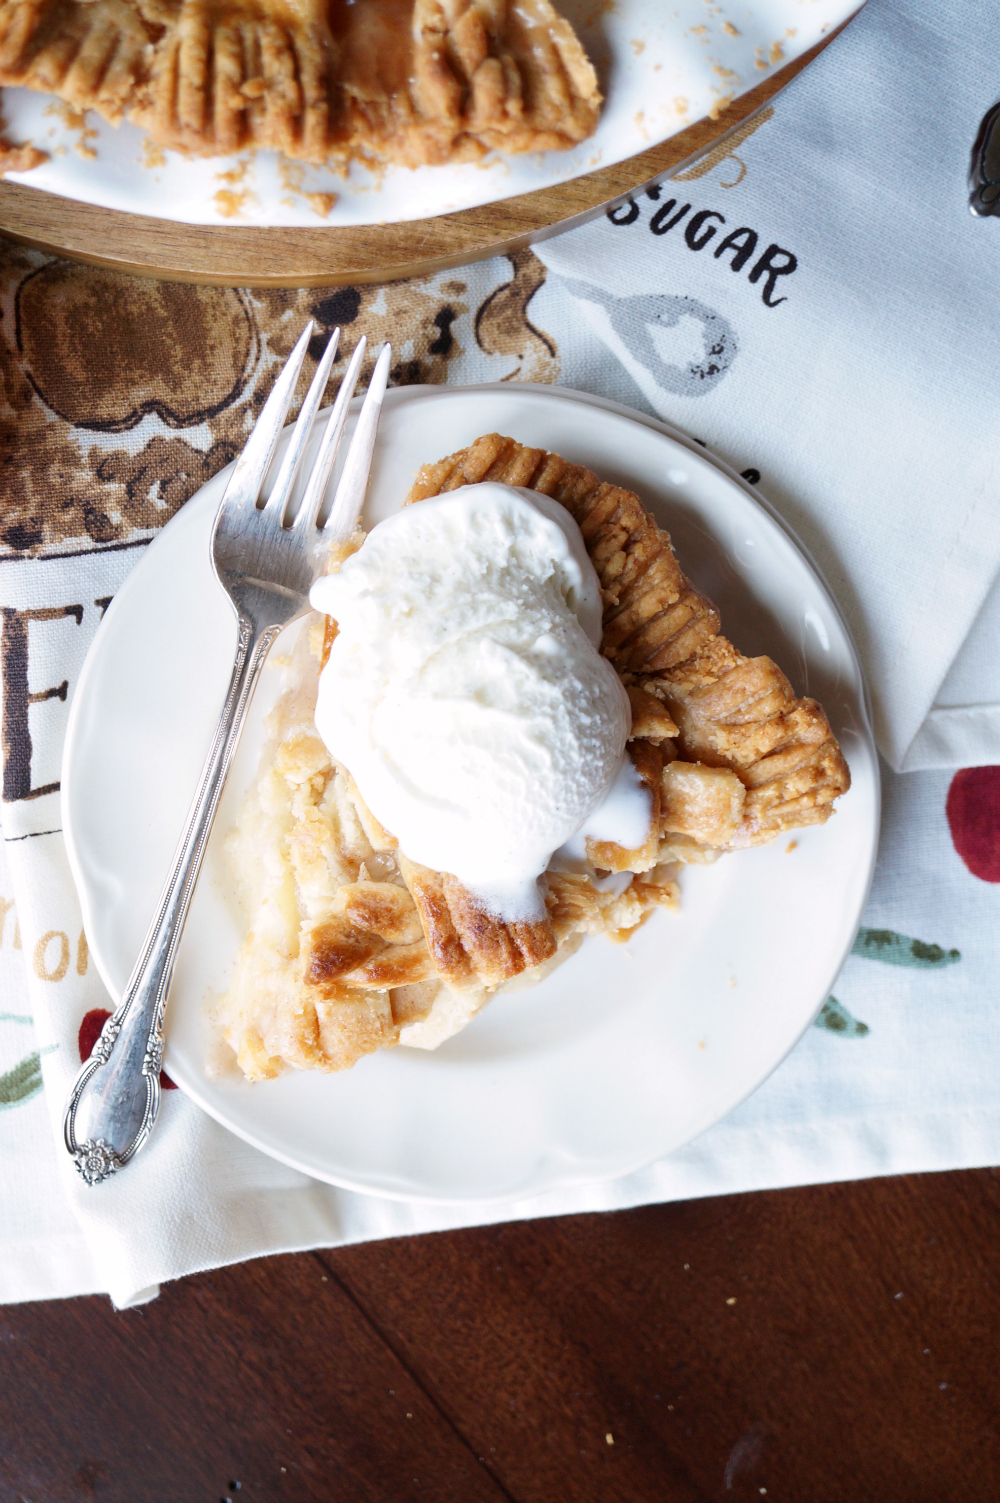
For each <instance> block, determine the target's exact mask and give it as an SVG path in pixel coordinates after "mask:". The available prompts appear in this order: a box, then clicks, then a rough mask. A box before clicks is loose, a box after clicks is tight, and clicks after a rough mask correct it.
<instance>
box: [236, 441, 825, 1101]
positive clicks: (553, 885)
mask: <svg viewBox="0 0 1000 1503" xmlns="http://www.w3.org/2000/svg"><path fill="white" fill-rule="evenodd" d="M482 480H498V481H502V482H504V483H506V484H508V485H519V486H527V487H530V488H532V489H534V490H538V491H541V492H543V493H544V494H545V495H548V496H552V497H553V498H554V499H555V500H557V501H559V502H560V503H561V504H562V505H563V506H565V507H566V508H567V510H569V511H570V512H571V513H572V515H573V516H574V517H575V519H576V521H577V522H578V524H579V526H580V529H581V532H582V534H583V537H584V540H585V542H586V545H587V550H588V553H589V554H590V557H591V560H592V562H593V564H594V567H595V569H596V571H597V574H598V578H599V580H600V584H601V590H602V595H603V599H604V639H603V643H602V651H603V653H604V655H605V656H606V657H607V658H608V659H609V660H610V662H611V663H612V664H613V665H614V667H615V668H616V669H617V671H618V673H619V675H620V676H621V679H622V682H623V683H624V684H625V686H626V689H627V691H628V695H629V699H630V701H631V705H632V735H631V739H630V742H629V748H628V749H629V755H630V756H631V757H632V760H633V762H634V764H635V766H636V769H637V770H638V772H639V774H640V776H641V778H642V779H643V781H644V782H645V784H646V786H647V788H648V790H649V793H650V796H651V800H652V806H653V824H652V829H651V833H650V838H649V840H648V841H647V843H646V845H645V846H644V847H643V848H642V849H640V850H632V851H628V850H623V849H622V848H621V847H619V846H616V845H612V844H608V843H600V844H598V843H595V842H592V841H588V843H587V850H588V856H589V858H590V860H591V862H592V864H593V866H594V867H595V869H596V870H597V871H599V872H601V873H631V874H633V875H632V876H631V880H630V881H629V882H628V885H627V886H626V887H625V890H624V891H619V892H617V893H616V892H615V891H614V890H609V889H608V888H607V887H605V888H604V889H603V890H602V887H601V885H600V882H599V881H598V882H597V883H596V884H595V881H594V880H591V878H590V877H588V876H586V875H575V874H572V875H571V874H568V873H548V874H547V876H546V877H545V878H544V879H543V880H544V882H545V884H546V888H547V891H546V906H547V910H548V915H547V918H546V920H545V921H544V922H539V923H512V924H505V923H503V922H501V921H500V920H498V919H497V918H495V917H494V916H492V915H491V914H489V913H487V912H486V911H485V910H484V909H483V908H482V907H481V906H480V905H479V904H478V903H477V901H476V900H475V898H474V897H473V896H472V894H471V893H470V892H468V891H467V890H466V889H465V888H463V887H462V885H461V884H460V883H459V882H458V881H456V879H455V878H454V877H452V876H449V875H448V874H447V873H440V872H433V871H429V870H428V869H427V868H426V867H421V866H417V865H416V864H414V863H413V862H411V861H408V860H407V859H406V856H405V855H404V854H403V853H402V852H401V851H399V849H398V848H397V845H396V841H395V840H394V838H393V836H392V835H391V834H390V833H389V832H388V831H386V830H384V829H383V828H382V826H381V825H380V824H379V823H378V821H377V819H375V818H374V816H373V815H372V813H371V812H370V811H369V810H368V809H367V808H366V807H365V805H364V803H363V801H362V799H361V797H360V795H359V793H358V790H357V788H356V787H355V785H354V782H353V780H352V778H351V776H350V774H349V772H348V771H347V770H346V769H344V768H341V767H337V766H335V765H334V764H333V763H332V762H331V760H330V757H329V754H328V753H327V751H326V748H325V747H324V745H323V743H322V742H321V741H320V739H319V737H318V736H317V734H316V729H315V726H314V724H313V721H312V712H313V706H314V704H315V686H316V680H317V676H318V671H319V662H320V658H321V656H322V653H323V641H324V632H323V629H322V625H321V623H319V622H318V621H317V626H316V628H315V629H314V630H313V632H312V636H311V647H310V646H308V645H307V646H304V647H303V648H302V650H301V660H300V663H299V665H298V671H297V678H298V687H297V689H296V690H295V691H294V692H292V693H291V694H290V695H289V696H288V697H287V698H286V700H285V701H284V702H283V703H282V705H280V706H279V708H278V710H277V711H276V712H275V714H274V716H273V717H272V727H271V742H270V744H269V746H268V748H267V750H266V751H265V755H264V758H263V762H262V765H261V770H260V775H259V778H258V782H257V785H256V787H255V789H254V790H253V793H252V795H251V797H250V799H249V800H248V803H247V807H246V809H245V811H244V815H243V817H242V818H241V824H240V828H239V830H238V831H237V832H235V835H234V837H233V854H234V858H235V860H234V869H235V870H236V871H237V873H238V874H240V875H241V880H242V883H243V886H244V897H245V901H246V904H247V911H248V913H249V915H250V921H251V923H252V931H251V933H250V934H249V935H248V937H247V939H246V941H245V943H244V945H243V947H242V950H241V952H240V956H239V960H238V963H237V967H236V972H235V975H234V978H233V982H232V985H231V986H230V989H229V991H228V993H227V995H226V997H225V998H224V999H223V1000H222V1002H221V1004H220V1005H219V1019H220V1022H221V1024H222V1026H223V1028H224V1031H225V1035H226V1038H227V1040H228V1042H229V1043H230V1044H231V1046H232V1048H233V1049H234V1050H235V1051H236V1054H237V1058H238V1062H239V1065H240V1068H241V1069H242V1070H243V1072H244V1073H245V1074H246V1075H247V1076H248V1077H249V1078H250V1079H252V1080H260V1079H266V1078H269V1077H272V1076H275V1075H277V1074H279V1073H281V1071H282V1070H284V1069H285V1068H286V1067H288V1066H291V1067H292V1068H295V1069H319V1070H340V1069H345V1068H347V1067H349V1066H350V1065H352V1064H354V1063H355V1061H356V1060H357V1059H358V1058H360V1057H361V1056H362V1055H364V1054H368V1053H371V1052H372V1051H374V1050H376V1049H380V1048H384V1047H387V1046H389V1045H392V1044H395V1043H405V1044H411V1045H414V1046H419V1047H424V1048H434V1047H436V1046H437V1044H439V1043H440V1042H441V1041H442V1040H443V1039H445V1038H447V1037H449V1036H450V1035H451V1034H452V1033H454V1032H455V1031H457V1029H458V1028H460V1027H463V1026H464V1025H465V1023H466V1022H468V1020H469V1019H470V1018H471V1017H472V1016H473V1015H474V1014H475V1013H476V1012H477V1011H478V1010H479V1008H480V1007H482V1005H483V1004H484V1002H486V1001H487V1000H488V999H489V997H490V995H492V993H493V992H494V991H495V990H496V989H497V988H498V987H501V986H509V985H510V984H511V983H512V982H513V981H514V980H515V978H517V981H518V983H522V982H523V981H525V980H531V981H533V980H538V979H540V978H541V977H542V976H543V975H545V974H547V973H548V971H549V970H550V969H551V968H552V966H553V965H554V964H557V963H558V962H559V961H560V960H562V959H563V958H565V956H566V955H567V954H569V953H571V952H572V950H573V949H574V948H576V946H577V945H578V944H579V943H580V941H581V938H582V936H583V935H586V934H604V935H606V936H608V937H610V938H612V939H616V940H624V939H627V938H628V937H629V936H630V935H631V934H632V933H633V932H634V931H635V929H636V928H637V927H638V926H639V925H640V924H641V923H643V921H644V920H645V919H646V918H647V917H648V916H649V914H650V913H651V912H652V911H653V910H654V909H655V908H657V907H667V908H670V907H673V906H675V905H676V903H677V899H678V887H677V883H676V875H677V872H678V869H679V866H680V865H681V864H683V863H686V862H706V861H714V860H715V859H716V858H717V857H718V856H719V855H720V854H722V853H723V852H724V851H735V850H739V849H740V848H742V847H747V846H751V845H758V844H762V843H765V842H769V841H772V840H774V839H775V838H776V836H778V835H779V834H780V833H782V832H783V831H786V830H789V829H792V828H796V827H799V826H803V825H810V824H819V823H822V822H823V821H824V820H826V819H827V818H828V817H829V815H830V813H831V812H832V809H833V803H834V800H835V799H836V798H837V797H839V795H840V794H841V793H844V792H845V791H846V790H847V788H848V787H849V786H850V774H849V772H848V769H847V764H846V762H845V761H844V758H843V755H842V754H841V751H840V748H839V746H838V745H837V742H836V740H835V739H834V737H833V734H832V732H831V730H830V725H829V722H828V720H827V718H826V715H825V714H824V712H823V710H822V709H821V707H820V706H819V705H818V704H817V703H816V701H815V700H811V699H797V698H796V696H795V693H794V691H793V690H792V687H791V685H790V684H789V682H788V680H787V678H786V677H785V675H784V674H783V673H782V671H781V669H780V668H778V667H777V665H776V664H775V663H773V662H772V661H771V659H770V658H766V657H760V658H746V657H744V656H743V655H742V654H741V653H740V652H739V651H738V650H737V648H735V647H734V646H733V644H732V643H731V642H729V641H728V640H727V639H726V638H725V637H723V636H720V635H719V625H720V622H719V614H718V612H717V610H716V608H715V607H714V606H713V605H712V604H711V603H710V601H708V600H707V599H706V598H705V597H704V596H703V595H701V594H699V592H698V591H697V590H696V589H695V588H694V586H693V585H692V584H691V583H690V582H689V581H688V580H687V579H686V578H685V577H684V575H683V573H682V572H681V569H680V565H679V564H678V562H677V559H676V557H675V555H674V551H673V548H672V546H671V543H670V538H669V537H668V535H667V534H666V533H665V532H664V531H663V530H662V529H661V528H659V527H658V526H657V524H656V523H655V521H654V520H653V518H652V517H651V516H650V515H649V513H648V512H647V511H646V510H645V509H644V507H643V506H642V504H641V502H640V501H639V499H638V497H637V496H635V495H633V494H632V492H630V491H626V490H623V489H622V488H621V487H619V486H614V485H609V484H606V483H604V482H602V481H601V480H599V479H598V477H597V476H596V475H594V474H592V473H591V472H590V471H589V470H586V469H583V468H582V467H581V466H579V465H573V464H569V463H567V462H566V460H564V459H561V458H560V457H559V456H558V455H556V454H548V453H546V452H545V451H544V450H540V449H530V448H526V447H525V446H524V445H521V444H518V443H516V442H515V441H514V440H513V439H510V438H501V437H500V436H499V435H498V434H490V435H487V436H486V437H484V438H480V439H478V440H477V441H476V442H475V443H474V444H473V445H472V446H471V447H470V448H468V449H463V450H462V451H461V452H459V453H457V454H453V455H451V456H450V457H449V458H448V459H445V460H442V461H441V462H440V463H438V464H433V465H427V466H425V467H424V468H423V469H422V470H421V471H420V473H419V475H418V476H417V480H416V482H415V484H414V486H413V488H412V490H411V491H410V494H409V496H408V497H407V502H408V503H413V502H418V501H420V500H422V499H424V498H425V497H428V496H435V495H438V494H440V493H441V492H443V491H448V490H454V489H456V488H457V487H459V486H462V485H470V484H475V483H477V482H479V481H482ZM303 641H305V639H303ZM619 885H620V884H619Z"/></svg>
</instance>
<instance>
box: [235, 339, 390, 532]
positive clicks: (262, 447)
mask: <svg viewBox="0 0 1000 1503" xmlns="http://www.w3.org/2000/svg"><path fill="white" fill-rule="evenodd" d="M314 329H315V324H314V323H313V320H312V319H309V321H308V322H307V323H306V326H305V328H304V329H303V331H302V333H301V335H300V336H299V339H298V342H297V344H296V345H295V348H294V349H293V350H292V353H291V354H290V355H289V357H288V360H287V361H286V363H285V367H284V369H283V370H282V372H281V374H280V375H279V376H278V379H277V380H276V381H275V383H274V386H273V387H272V389H271V393H270V395H269V396H268V399H267V401H266V402H265V403H264V406H263V408H262V410H261V414H260V417H259V418H258V419H257V422H256V423H255V425H254V428H253V431H252V433H251V434H250V437H249V439H248V440H247V443H246V446H245V448H244V450H243V453H242V454H241V455H240V457H239V459H238V460H237V461H236V466H235V468H234V470H233V474H232V476H231V478H230V481H229V485H228V486H227V487H226V499H228V498H229V497H230V495H232V496H233V498H234V499H235V498H236V497H237V496H239V503H238V504H240V505H245V504H249V505H253V506H257V507H261V502H260V499H259V498H260V491H261V487H262V486H263V484H264V480H265V477H266V475H267V472H268V469H269V468H270V465H271V461H272V459H273V458H274V451H275V448H276V446H277V442H278V438H279V435H280V434H281V430H282V428H283V427H284V425H285V419H286V417H287V415H288V408H289V406H290V404H291V400H292V397H293V395H294V393H295V388H296V386H297V384H298V379H299V374H300V372H301V370H302V365H303V362H304V361H305V357H306V351H307V349H308V347H309V342H310V340H311V338H312V335H313V331H314ZM340 332H341V331H340V329H339V328H335V329H334V330H333V332H332V333H331V335H330V338H329V340H328V342H327V346H326V349H325V350H324V351H323V354H322V357H321V358H320V361H319V364H318V365H317V367H316V372H315V374H314V376H313V379H312V381H311V383H310V385H309V390H308V392H307V393H306V397H305V400H304V401H303V403H302V406H301V408H300V410H299V415H298V417H297V418H296V420H295V427H294V428H293V430H292V434H291V437H290V439H289V443H288V448H287V449H286V451H285V454H284V456H283V458H282V461H281V465H280V467H279V470H278V474H277V476H276V477H275V481H274V484H273V486H272V487H271V492H270V495H269V496H268V498H267V501H266V503H264V504H263V507H262V510H263V513H264V517H265V518H266V519H267V520H268V521H269V522H271V523H272V525H273V523H274V522H277V524H278V526H279V527H282V528H284V527H287V526H288V525H289V522H290V517H289V505H290V501H291V497H292V492H293V489H294V486H295V480H296V476H297V475H298V472H299V469H300V466H301V464H302V459H303V456H304V455H305V451H306V447H307V445H308V443H309V438H310V435H311V433H312V428H313V423H314V422H315V420H316V414H317V412H318V411H319V406H320V402H321V401H322V399H323V394H324V392H325V391H326V386H327V382H328V381H329V379H330V372H331V370H332V368H333V362H334V360H335V358H336V355H337V350H338V347H339V344H340ZM367 347H368V341H367V339H366V338H365V336H364V335H363V334H362V336H361V338H360V339H359V340H358V343H357V345H356V346H355V348H354V351H353V353H352V355H351V358H350V361H349V362H348V365H347V369H346V371H345V372H344V377H343V380H342V381H341V383H340V390H339V391H338V393H337V398H336V401H335V402H334V406H333V411H332V412H331V414H330V418H329V421H328V423H327V426H326V432H325V433H324V435H323V439H322V442H321V444H320V448H319V453H318V454H317V456H316V460H315V463H314V464H313V466H312V470H311V473H310V475H309V481H308V484H307V486H306V491H305V494H304V496H303V498H302V502H301V504H300V506H299V508H298V513H297V515H296V517H295V521H294V528H295V532H296V534H298V535H299V536H300V537H304V536H305V535H306V534H308V533H309V532H310V531H311V530H312V529H314V528H315V527H316V525H317V520H318V518H319V515H320V510H321V508H322V505H323V500H324V497H325V495H326V490H327V486H328V485H329V482H330V476H331V475H332V473H333V467H334V465H335V463H336V459H337V452H338V450H339V448H340V441H341V439H342V437H343V434H344V427H345V425H346V422H347V417H348V413H349V410H350V404H351V399H352V397H353V396H354V392H355V389H356V387H357V384H358V378H359V376H360V374H361V366H362V364H363V362H364V358H365V352H366V350H367ZM390 359H391V348H390V346H389V345H388V344H386V345H385V346H383V349H382V351H381V353H380V355H379V358H378V360H377V361H376V364H375V370H374V371H373V373H372V379H371V381H370V383H369V387H368V392H367V394H366V396H365V400H364V403H363V404H362V408H361V412H360V414H359V416H358V425H357V429H356V431H355V437H354V439H353V440H352V443H351V447H350V450H349V452H348V457H347V462H346V464H345V469H344V476H343V478H342V480H341V482H340V485H339V486H338V489H337V497H336V500H335V502H334V505H333V507H331V510H330V519H329V521H328V522H327V524H326V527H325V528H324V540H325V541H330V542H334V541H337V540H338V539H339V538H340V536H341V530H340V522H339V519H340V518H341V517H344V516H346V512H347V511H348V510H351V508H352V507H353V508H354V510H353V512H352V515H351V516H350V518H349V519H348V521H349V525H348V526H347V531H346V533H344V534H343V535H344V536H347V537H349V536H350V535H351V533H352V532H353V531H354V527H355V525H356V523H357V519H358V516H359V515H360V512H361V506H362V504H363V502H364V493H365V488H366V486H367V482H368V471H369V469H370V468H371V455H372V450H373V448H374V443H375V430H376V429H377V427H378V418H379V414H380V410H381V406H382V399H383V397H384V395H385V388H386V382H387V380H388V373H389V362H390ZM345 482H346V485H345ZM359 491H360V494H358V492H359ZM342 497H343V501H342ZM223 504H225V502H224V503H223ZM335 517H336V518H337V519H338V525H337V528H336V530H335V535H334V532H333V531H331V527H330V524H331V523H332V522H333V521H334V519H335Z"/></svg>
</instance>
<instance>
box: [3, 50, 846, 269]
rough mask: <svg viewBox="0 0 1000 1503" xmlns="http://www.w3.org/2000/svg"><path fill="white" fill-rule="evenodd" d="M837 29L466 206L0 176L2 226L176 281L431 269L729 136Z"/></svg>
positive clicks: (490, 249)
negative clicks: (709, 109) (308, 221)
mask: <svg viewBox="0 0 1000 1503" xmlns="http://www.w3.org/2000/svg"><path fill="white" fill-rule="evenodd" d="M835 35H836V32H831V33H830V36H829V37H827V38H825V39H824V40H823V41H822V42H821V43H819V44H818V45H817V46H815V47H813V48H811V49H810V50H809V51H808V52H805V53H803V55H802V56H801V57H799V58H796V59H795V61H794V62H791V63H789V64H788V65H787V66H786V67H784V68H781V69H778V70H776V71H775V73H774V74H773V75H772V76H770V77H768V78H767V79H765V80H764V82H763V83H761V84H759V85H758V86H757V87H756V88H754V89H751V90H750V91H749V92H748V93H746V94H743V95H742V96H741V97H740V98H738V99H736V100H734V102H733V103H732V104H731V105H730V106H729V108H728V109H727V110H726V111H725V112H724V113H723V114H722V115H720V117H719V119H718V120H709V119H705V120H701V121H699V122H698V123H697V124H695V125H692V126H690V127H689V128H688V129H687V130H683V131H680V132H679V133H678V134H677V135H675V136H672V137H671V138H670V140H669V141H665V142H663V143H662V144H661V145H659V146H654V147H652V148H651V149H650V150H649V151H645V152H642V153H640V155H638V156H635V157H630V158H629V159H628V160H627V161H625V162H620V163H618V164H617V165H616V166H614V167H605V168H602V169H601V170H600V171H598V172H592V173H589V174H587V175H586V176H585V177H580V178H575V179H574V180H573V181H572V182H569V183H562V184H560V185H558V186H557V187H554V188H542V189H539V190H537V191H536V192H534V193H524V194H520V195H519V196H517V197H515V198H508V199H505V200H503V201H502V202H500V203H494V204H486V205H483V206H482V207H481V208H476V209H465V210H463V211H462V212H460V213H457V214H442V215H440V216H438V217H437V218H435V219H420V220H414V221H411V222H410V223H408V224H384V225H363V226H344V227H339V228H338V227H334V226H330V227H327V228H317V229H300V228H287V227H286V228H278V229H265V228H260V227H256V226H241V225H236V224H234V225H224V226H214V225H186V224H175V223H172V222H171V221H169V220H166V219H151V218H148V217H146V216H144V215H140V214H123V213H120V212H119V211H117V210H114V209H102V208H95V207H94V206H93V205H91V204H81V203H75V202H73V201H71V200H70V199H66V198H60V197H58V196H57V195H55V194H52V193H42V192H39V190H38V189H36V188H28V187H25V186H24V184H22V183H8V182H2V181H0V229H2V230H3V232H4V234H5V235H7V236H8V237H9V238H10V239H12V240H18V241H20V242H21V243H22V244H25V245H31V246H34V247H36V248H37V249H40V250H46V251H57V252H59V253H61V254H63V255H67V256H71V257H73V258H74V259H76V260H78V261H86V262H89V263H91V264H92V265H95V266H105V267H111V268H114V269H115V270H118V271H126V272H131V273H133V274H134V275H138V276H154V277H160V278H164V279H166V280H168V281H180V282H203V283H213V284H218V285H225V286H231V287H316V286H325V285H333V284H344V283H351V284H357V283H362V282H388V281H395V280H398V279H400V278H402V277H411V276H424V275H428V274H430V273H432V272H435V271H439V270H443V269H444V268H446V267H451V266H460V265H462V264H463V263H465V262H468V261H476V260H480V259H482V258H483V257H485V256H492V255H500V254H501V253H503V252H504V251H508V250H519V249H521V248H522V247H523V246H526V245H530V244H532V243H533V242H535V241H537V240H540V239H543V238H545V237H547V236H548V235H552V234H559V233H562V231H563V230H566V229H570V228H571V227H572V226H573V225H574V224H581V223H583V222H584V221H585V220H587V219H592V218H594V217H595V216H596V215H597V214H600V213H602V212H603V211H604V210H605V209H606V208H607V207H608V206H609V205H611V204H614V203H617V202H620V201H621V200H622V199H623V198H625V197H626V196H627V195H628V194H629V193H632V192H635V191H637V190H638V189H640V188H642V187H644V186H645V185H647V184H648V183H652V182H655V181H656V180H657V179H660V178H663V177H664V176H666V175H667V174H668V173H671V172H673V171H675V170H676V169H677V168H678V167H682V166H683V164H685V163H686V162H688V161H689V159H694V158H697V157H699V156H701V155H702V154H703V153H704V152H706V151H708V150H709V149H710V148H712V146H713V144H714V143H719V141H720V138H723V137H726V136H728V135H729V134H731V133H732V132H734V131H735V132H736V133H737V135H739V132H740V127H741V125H742V124H743V122H745V121H746V120H748V118H749V117H750V116H751V115H753V114H754V113H755V112H756V111H758V110H760V109H762V108H763V107H764V106H766V104H767V102H768V100H769V99H771V98H772V97H773V96H774V95H775V94H776V93H777V92H778V90H779V89H781V88H783V87H784V86H785V84H787V83H789V82H790V80H791V79H792V78H794V77H795V75H796V74H797V73H799V72H801V70H802V69H803V68H804V67H806V66H807V65H808V64H809V63H810V62H811V61H812V59H813V58H814V57H815V56H816V55H817V54H818V53H819V52H821V51H822V49H823V48H824V47H825V46H826V45H827V44H828V43H829V42H830V41H832V39H833V37H834V36H835ZM733 149H734V150H735V149H736V145H735V144H734V145H733ZM722 155H725V153H724V152H723V153H722Z"/></svg>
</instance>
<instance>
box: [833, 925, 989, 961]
mask: <svg viewBox="0 0 1000 1503" xmlns="http://www.w3.org/2000/svg"><path fill="white" fill-rule="evenodd" d="M851 954H852V955H864V956H865V957H866V959H868V960H881V961H882V962H883V964H885V965H907V966H916V968H917V969H918V970H928V969H929V968H930V967H931V966H939V965H954V964H955V962H956V961H957V960H961V958H962V953H961V951H960V950H942V948H941V946H940V945H928V944H925V943H924V941H923V940H922V939H911V938H910V936H909V935H908V934H897V933H896V931H895V930H894V929H864V928H862V929H859V930H858V937H857V939H856V940H855V941H854V946H853V948H852V950H851Z"/></svg>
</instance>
